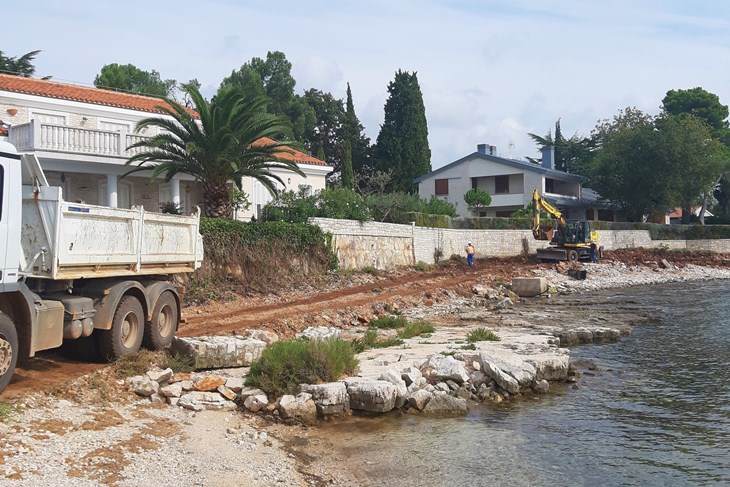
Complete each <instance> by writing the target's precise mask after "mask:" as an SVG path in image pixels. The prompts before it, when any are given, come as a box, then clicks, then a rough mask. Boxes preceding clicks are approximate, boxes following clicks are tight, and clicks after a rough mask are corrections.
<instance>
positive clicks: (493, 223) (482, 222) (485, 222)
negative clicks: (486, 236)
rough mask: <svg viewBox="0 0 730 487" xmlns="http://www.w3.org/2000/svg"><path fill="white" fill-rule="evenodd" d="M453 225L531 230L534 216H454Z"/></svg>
mask: <svg viewBox="0 0 730 487" xmlns="http://www.w3.org/2000/svg"><path fill="white" fill-rule="evenodd" d="M451 226H452V228H460V229H463V230H530V229H532V218H497V217H479V218H454V219H453V220H451Z"/></svg>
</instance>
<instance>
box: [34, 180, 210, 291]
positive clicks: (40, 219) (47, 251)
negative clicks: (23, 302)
mask: <svg viewBox="0 0 730 487" xmlns="http://www.w3.org/2000/svg"><path fill="white" fill-rule="evenodd" d="M199 225H200V214H199V212H196V214H195V215H191V216H180V215H167V214H161V213H152V212H145V210H144V209H143V208H139V209H138V208H133V209H131V210H127V209H121V208H107V207H103V206H96V205H87V204H80V203H69V202H67V201H63V198H62V195H61V189H60V188H58V187H55V186H45V185H41V186H38V185H27V186H26V185H24V186H23V210H22V230H21V248H22V255H21V270H22V271H25V272H26V273H27V274H28V275H29V276H32V277H39V278H46V279H81V278H96V277H112V276H135V275H150V274H171V273H177V272H192V271H194V270H195V269H197V268H198V267H200V265H201V263H202V260H203V242H202V238H201V236H200V234H199V231H198V229H199Z"/></svg>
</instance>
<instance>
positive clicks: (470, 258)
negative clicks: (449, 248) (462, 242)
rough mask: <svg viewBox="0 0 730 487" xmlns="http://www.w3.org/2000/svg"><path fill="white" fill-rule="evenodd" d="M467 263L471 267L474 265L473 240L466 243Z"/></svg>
mask: <svg viewBox="0 0 730 487" xmlns="http://www.w3.org/2000/svg"><path fill="white" fill-rule="evenodd" d="M466 263H467V264H469V267H474V246H473V245H472V244H471V242H469V243H468V244H466Z"/></svg>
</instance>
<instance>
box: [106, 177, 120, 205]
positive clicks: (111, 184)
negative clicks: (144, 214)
mask: <svg viewBox="0 0 730 487" xmlns="http://www.w3.org/2000/svg"><path fill="white" fill-rule="evenodd" d="M106 201H107V204H108V205H109V208H118V207H119V206H118V202H117V201H118V200H117V175H116V174H109V175H107V177H106Z"/></svg>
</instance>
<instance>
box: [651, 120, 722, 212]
mask: <svg viewBox="0 0 730 487" xmlns="http://www.w3.org/2000/svg"><path fill="white" fill-rule="evenodd" d="M656 125H657V128H658V132H657V135H658V137H659V144H658V145H657V147H658V149H659V155H660V157H661V160H662V165H663V167H664V171H663V175H664V177H667V175H668V176H669V178H670V180H671V188H670V189H671V191H672V195H671V196H672V201H673V202H674V203H675V204H677V205H679V206H681V207H682V223H683V224H688V223H689V222H690V215H691V211H692V207H693V206H695V205H698V204H700V205H702V207H703V209H704V206H705V205H706V202H707V198H708V196H710V195H711V194H712V193H713V191H714V190H715V186H716V185H717V183H718V181H719V179H720V176H721V175H722V173H723V171H724V170H726V168H727V163H726V160H727V159H726V156H727V153H726V148H725V146H724V145H723V144H722V143H721V142H720V141H718V140H717V139H713V138H712V130H711V128H710V126H709V125H707V124H706V123H705V122H704V120H701V119H700V118H698V117H695V116H693V115H690V114H686V113H685V114H682V115H667V114H665V115H664V116H662V117H660V118H658V119H657V121H656Z"/></svg>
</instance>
